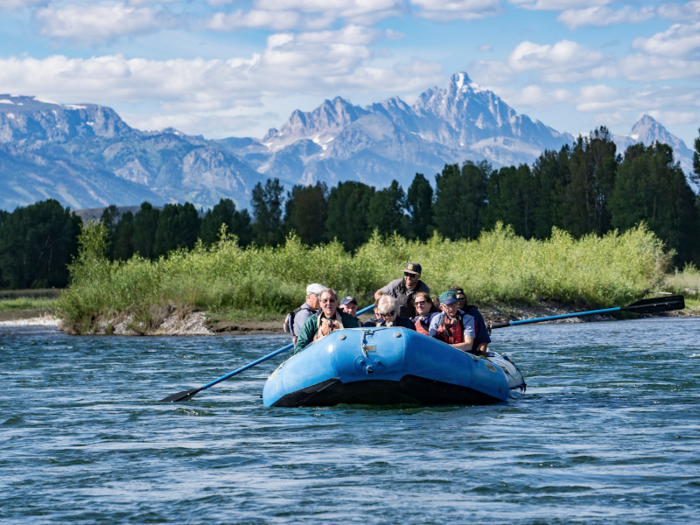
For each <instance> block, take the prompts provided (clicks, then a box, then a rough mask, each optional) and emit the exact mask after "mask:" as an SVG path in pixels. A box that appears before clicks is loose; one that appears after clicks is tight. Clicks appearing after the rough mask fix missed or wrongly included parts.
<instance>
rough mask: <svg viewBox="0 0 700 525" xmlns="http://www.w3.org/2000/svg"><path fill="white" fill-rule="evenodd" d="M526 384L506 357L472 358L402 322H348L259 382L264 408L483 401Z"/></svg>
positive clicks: (495, 399)
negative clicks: (368, 324)
mask: <svg viewBox="0 0 700 525" xmlns="http://www.w3.org/2000/svg"><path fill="white" fill-rule="evenodd" d="M514 388H521V389H523V390H524V389H525V381H524V380H523V376H522V374H521V373H520V371H519V370H518V368H517V367H516V366H515V365H514V364H513V363H512V362H511V361H510V360H509V359H508V358H507V357H502V356H500V355H498V354H494V353H489V354H488V355H487V356H475V355H472V354H467V353H464V352H461V351H459V350H457V349H455V348H453V347H451V346H449V345H447V344H445V343H442V342H440V341H438V340H436V339H433V338H431V337H428V336H426V335H423V334H420V333H418V332H414V331H412V330H407V329H405V328H397V327H388V328H372V329H369V328H353V329H348V330H340V331H336V332H333V333H332V334H330V335H328V336H327V337H324V338H323V339H321V340H319V341H317V342H315V343H313V344H312V345H310V346H308V347H307V348H305V349H304V351H303V352H300V353H299V354H296V355H294V356H292V357H291V358H290V359H288V360H287V361H285V362H284V363H282V365H280V367H279V368H277V370H275V371H274V372H273V373H272V375H271V376H270V377H269V379H268V380H267V382H266V383H265V388H264V389H263V403H264V404H265V406H268V407H270V406H274V407H298V406H331V405H336V404H338V403H353V404H354V403H358V404H370V405H387V404H420V405H486V404H491V403H501V402H505V401H507V399H508V395H509V392H510V390H512V389H514Z"/></svg>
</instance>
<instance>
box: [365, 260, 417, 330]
mask: <svg viewBox="0 0 700 525" xmlns="http://www.w3.org/2000/svg"><path fill="white" fill-rule="evenodd" d="M421 271H422V268H421V265H420V264H418V263H416V262H410V263H407V264H406V267H405V268H404V270H403V279H394V280H393V281H391V282H390V283H389V284H387V285H386V286H385V287H384V288H380V289H379V290H377V291H376V292H375V294H374V299H375V300H377V299H379V298H380V297H381V296H383V295H389V296H391V297H394V298H396V299H398V301H399V315H400V316H401V317H414V316H415V315H416V309H415V308H414V307H413V300H414V298H415V295H416V294H417V293H418V292H425V293H427V294H428V295H430V288H428V286H427V285H426V284H425V283H424V282H423V281H421V280H420V276H421Z"/></svg>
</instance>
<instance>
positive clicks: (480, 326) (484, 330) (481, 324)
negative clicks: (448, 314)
mask: <svg viewBox="0 0 700 525" xmlns="http://www.w3.org/2000/svg"><path fill="white" fill-rule="evenodd" d="M469 314H470V315H471V316H472V317H473V318H474V325H475V328H476V336H475V340H474V348H475V349H476V350H478V351H479V353H482V354H485V353H486V352H487V351H488V349H489V343H490V342H491V337H490V336H489V329H488V327H487V326H486V321H484V316H483V315H481V312H480V311H479V310H477V309H476V307H472V308H470V310H469Z"/></svg>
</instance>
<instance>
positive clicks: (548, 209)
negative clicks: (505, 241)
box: [532, 145, 571, 239]
mask: <svg viewBox="0 0 700 525" xmlns="http://www.w3.org/2000/svg"><path fill="white" fill-rule="evenodd" d="M570 154H571V148H570V147H569V146H568V145H565V146H563V147H562V148H561V150H559V151H550V150H546V151H545V152H544V153H542V155H540V156H539V157H538V158H537V160H536V161H535V164H534V165H533V166H532V175H533V178H534V192H535V201H536V206H535V209H534V213H533V227H534V232H533V233H534V237H535V238H537V239H547V238H549V236H550V235H551V234H552V228H553V227H554V226H557V227H559V228H561V227H562V218H561V217H562V214H563V210H562V208H563V198H562V197H563V194H564V187H565V186H566V185H567V184H568V182H569V178H570V174H569V156H570Z"/></svg>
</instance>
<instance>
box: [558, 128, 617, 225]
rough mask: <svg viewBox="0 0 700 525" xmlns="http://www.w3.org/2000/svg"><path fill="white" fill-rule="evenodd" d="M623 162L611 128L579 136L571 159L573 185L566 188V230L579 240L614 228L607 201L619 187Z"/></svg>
mask: <svg viewBox="0 0 700 525" xmlns="http://www.w3.org/2000/svg"><path fill="white" fill-rule="evenodd" d="M619 162H620V157H619V156H618V155H617V147H616V146H615V143H614V142H613V141H612V137H611V135H610V132H609V131H608V129H607V128H606V127H604V126H601V127H600V128H598V129H596V130H595V131H593V132H592V133H591V136H590V137H586V138H583V137H579V138H578V140H577V141H576V143H575V144H574V147H573V149H572V151H571V155H570V157H569V183H568V184H567V185H566V186H564V187H563V201H564V203H563V204H564V205H563V207H562V208H561V217H562V223H563V224H562V225H563V227H564V228H565V229H566V230H567V231H568V232H570V233H571V234H572V235H574V236H575V237H580V236H581V235H584V234H586V233H598V234H603V233H605V232H607V231H608V230H609V229H610V212H609V210H608V205H607V201H608V199H609V198H610V196H611V195H612V192H613V188H614V186H615V173H616V171H617V166H618V164H619Z"/></svg>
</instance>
